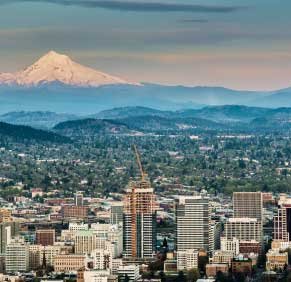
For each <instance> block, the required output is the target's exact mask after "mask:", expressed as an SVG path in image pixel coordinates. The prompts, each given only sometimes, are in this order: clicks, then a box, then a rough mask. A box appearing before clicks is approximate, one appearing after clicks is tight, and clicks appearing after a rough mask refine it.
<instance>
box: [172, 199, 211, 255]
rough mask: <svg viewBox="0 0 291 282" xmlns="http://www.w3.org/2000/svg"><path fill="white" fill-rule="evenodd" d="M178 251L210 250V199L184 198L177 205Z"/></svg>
mask: <svg viewBox="0 0 291 282" xmlns="http://www.w3.org/2000/svg"><path fill="white" fill-rule="evenodd" d="M176 244H177V246H176V247H177V251H186V250H191V249H193V250H199V249H204V250H209V199H208V198H207V197H203V196H185V197H184V196H183V197H180V198H179V202H178V203H177V205H176Z"/></svg>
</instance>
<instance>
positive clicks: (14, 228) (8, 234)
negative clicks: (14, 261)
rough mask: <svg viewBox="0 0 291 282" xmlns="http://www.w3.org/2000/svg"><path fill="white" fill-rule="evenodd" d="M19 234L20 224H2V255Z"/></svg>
mask: <svg viewBox="0 0 291 282" xmlns="http://www.w3.org/2000/svg"><path fill="white" fill-rule="evenodd" d="M18 234H19V222H15V221H14V222H1V223H0V254H3V253H5V249H6V245H7V244H8V243H9V241H10V239H11V238H12V237H15V236H17V235H18Z"/></svg>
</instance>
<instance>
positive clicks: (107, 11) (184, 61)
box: [0, 0, 291, 90]
mask: <svg viewBox="0 0 291 282" xmlns="http://www.w3.org/2000/svg"><path fill="white" fill-rule="evenodd" d="M290 13H291V1H290V0H285V1H283V0H241V1H238V0H232V1H230V0H228V1H227V0H199V1H198V0H156V1H153V0H144V1H141V0H132V1H127V0H119V1H111V0H104V1H100V0H43V1H42V0H34V1H33V0H32V1H29V0H15V1H14V0H0V72H5V71H16V70H18V69H22V68H24V67H26V66H27V65H29V64H31V63H32V62H34V61H35V60H36V59H37V58H38V57H40V56H41V55H43V54H44V53H46V52H47V51H49V50H55V51H57V52H60V53H66V54H68V55H69V56H71V57H72V59H74V60H75V61H78V62H79V63H82V64H85V65H88V66H90V67H93V68H97V69H100V70H102V71H105V72H109V73H111V74H114V75H119V76H122V77H124V78H129V79H131V80H136V81H142V82H155V83H163V84H184V85H216V86H225V87H230V88H235V89H250V90H258V89H260V90H269V89H277V88H284V87H288V86H290V85H291V16H290Z"/></svg>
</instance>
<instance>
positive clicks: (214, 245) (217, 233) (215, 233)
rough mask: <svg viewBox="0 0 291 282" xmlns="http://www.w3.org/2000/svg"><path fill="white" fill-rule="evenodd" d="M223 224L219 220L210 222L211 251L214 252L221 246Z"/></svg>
mask: <svg viewBox="0 0 291 282" xmlns="http://www.w3.org/2000/svg"><path fill="white" fill-rule="evenodd" d="M221 233H222V224H221V222H219V221H215V220H210V223H209V252H210V253H211V254H212V253H213V252H214V251H215V250H218V249H219V248H220V237H221Z"/></svg>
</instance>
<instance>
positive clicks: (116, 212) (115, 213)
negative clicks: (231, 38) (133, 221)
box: [110, 202, 123, 225]
mask: <svg viewBox="0 0 291 282" xmlns="http://www.w3.org/2000/svg"><path fill="white" fill-rule="evenodd" d="M122 222H123V203H122V202H113V203H111V210H110V223H111V224H118V225H120V224H122Z"/></svg>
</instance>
